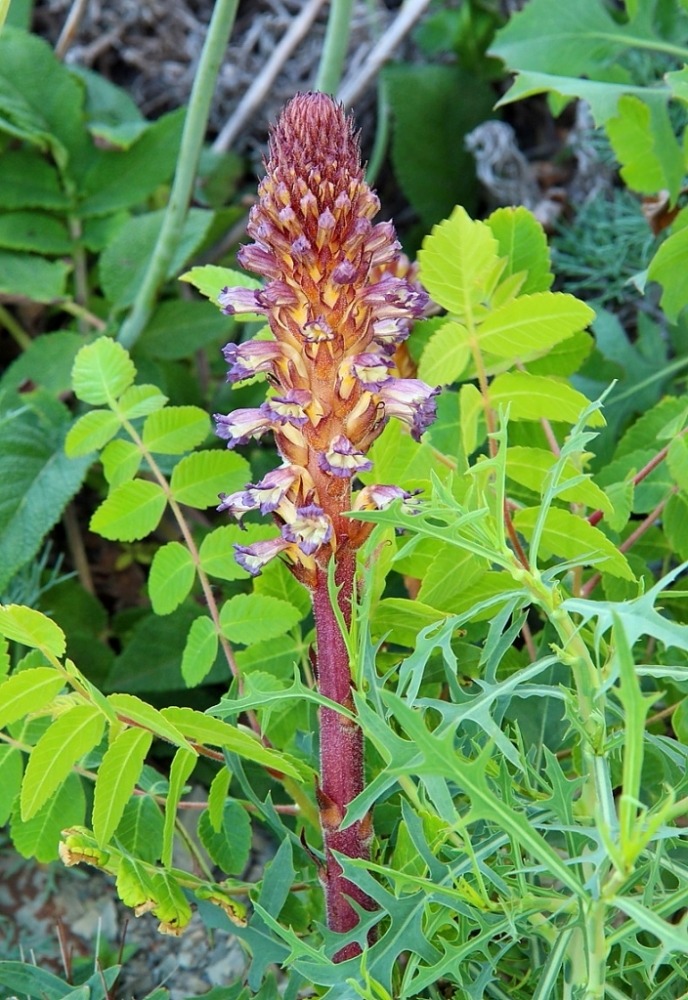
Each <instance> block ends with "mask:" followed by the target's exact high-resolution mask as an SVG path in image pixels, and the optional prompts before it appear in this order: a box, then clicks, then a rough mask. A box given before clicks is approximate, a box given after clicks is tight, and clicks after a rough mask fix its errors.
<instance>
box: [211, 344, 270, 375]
mask: <svg viewBox="0 0 688 1000" xmlns="http://www.w3.org/2000/svg"><path fill="white" fill-rule="evenodd" d="M222 353H223V354H224V356H225V361H226V362H227V364H228V365H230V366H231V367H230V369H229V371H228V372H227V381H228V382H241V381H242V379H245V378H252V377H253V376H254V375H258V374H259V373H260V372H269V373H270V374H274V370H275V364H274V363H275V361H277V360H279V359H281V358H283V357H284V351H283V349H282V345H281V344H278V343H277V341H275V340H249V341H247V342H246V343H245V344H227V345H226V347H224V348H223V350H222Z"/></svg>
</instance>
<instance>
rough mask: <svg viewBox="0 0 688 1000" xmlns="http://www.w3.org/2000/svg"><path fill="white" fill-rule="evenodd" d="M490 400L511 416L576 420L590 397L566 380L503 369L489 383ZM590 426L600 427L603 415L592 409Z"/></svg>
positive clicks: (573, 421) (573, 422)
mask: <svg viewBox="0 0 688 1000" xmlns="http://www.w3.org/2000/svg"><path fill="white" fill-rule="evenodd" d="M490 402H491V403H492V405H493V406H494V407H495V408H497V407H499V406H502V407H504V409H505V410H506V408H507V406H509V407H510V409H509V417H510V419H511V420H540V419H541V418H542V417H546V418H547V419H548V420H561V421H565V422H566V423H569V424H575V422H576V421H577V420H578V418H579V417H580V415H581V413H582V412H583V410H584V409H585V408H586V407H588V406H589V405H590V400H589V399H588V398H587V397H586V396H584V395H583V393H582V392H577V391H576V390H575V389H572V388H571V386H570V385H568V384H567V383H566V382H559V381H557V379H554V378H548V377H547V376H545V375H529V374H528V373H527V372H505V373H504V374H503V375H498V376H497V378H496V379H495V380H494V382H493V383H492V384H491V386H490ZM588 423H589V424H590V426H591V427H603V426H604V424H605V420H604V417H603V416H602V414H601V413H600V411H599V410H595V411H594V412H593V413H592V414H591V415H590V418H589V420H588Z"/></svg>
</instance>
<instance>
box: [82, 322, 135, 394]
mask: <svg viewBox="0 0 688 1000" xmlns="http://www.w3.org/2000/svg"><path fill="white" fill-rule="evenodd" d="M135 375H136V368H135V367H134V363H133V361H132V360H131V358H130V357H129V354H128V353H127V351H125V349H124V348H123V347H122V345H121V344H118V343H116V342H115V341H114V340H110V338H109V337H99V338H98V340H96V341H95V342H94V343H92V344H87V345H86V347H82V348H81V350H80V351H79V353H78V354H77V356H76V358H75V359H74V367H73V368H72V385H73V387H74V392H75V393H76V395H77V396H78V397H79V399H83V401H84V403H90V404H91V405H92V406H103V405H104V404H105V403H113V402H114V401H115V400H116V399H117V397H118V396H121V394H122V393H123V392H124V391H125V389H128V388H129V386H130V385H131V384H132V382H133V381H134V377H135Z"/></svg>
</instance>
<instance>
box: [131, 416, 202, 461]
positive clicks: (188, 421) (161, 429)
mask: <svg viewBox="0 0 688 1000" xmlns="http://www.w3.org/2000/svg"><path fill="white" fill-rule="evenodd" d="M209 431H210V418H209V417H208V414H207V413H206V412H205V410H201V409H200V407H198V406H167V407H165V409H164V410H158V412H157V413H151V415H150V416H149V417H147V418H146V422H145V424H144V425H143V443H144V444H145V446H146V447H147V448H148V449H149V450H150V451H152V452H156V453H158V454H160V455H180V454H181V453H182V452H184V451H191V449H192V448H196V447H198V445H199V444H202V443H203V442H204V441H205V439H206V437H207V436H208V432H209Z"/></svg>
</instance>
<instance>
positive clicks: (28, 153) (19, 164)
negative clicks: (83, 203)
mask: <svg viewBox="0 0 688 1000" xmlns="http://www.w3.org/2000/svg"><path fill="white" fill-rule="evenodd" d="M68 207H69V198H68V197H67V195H66V194H65V192H64V191H63V189H62V186H61V184H60V175H59V174H58V172H57V170H56V169H55V167H54V166H53V165H52V164H51V163H49V162H48V160H46V158H45V157H44V156H42V155H41V153H40V152H38V150H34V149H11V148H10V149H5V150H4V151H3V153H2V186H0V208H10V209H15V208H44V209H48V210H49V211H55V210H60V209H62V210H64V209H67V208H68Z"/></svg>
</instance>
